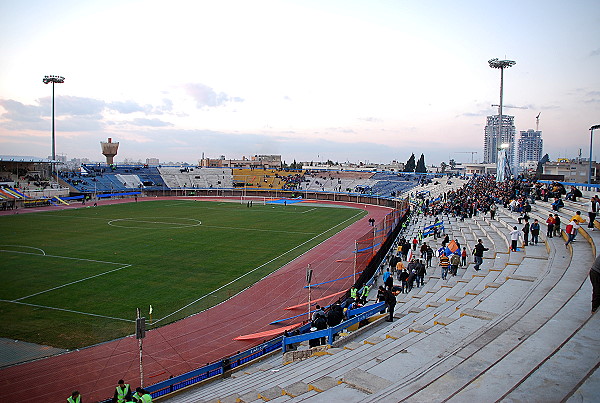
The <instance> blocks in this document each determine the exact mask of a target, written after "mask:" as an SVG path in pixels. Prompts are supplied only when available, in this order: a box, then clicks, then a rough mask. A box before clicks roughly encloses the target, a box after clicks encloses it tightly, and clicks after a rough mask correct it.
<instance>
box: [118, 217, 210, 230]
mask: <svg viewBox="0 0 600 403" xmlns="http://www.w3.org/2000/svg"><path fill="white" fill-rule="evenodd" d="M161 218H173V219H175V220H179V219H181V220H189V221H192V222H191V223H185V222H165V221H146V220H140V219H137V218H116V219H113V220H110V221H109V222H108V225H110V226H112V227H119V228H134V229H135V228H136V227H127V226H125V225H117V224H116V223H119V224H121V223H122V222H124V223H133V224H136V223H145V224H166V225H169V226H170V227H168V228H189V227H197V226H199V225H201V224H202V221H200V220H196V219H194V218H174V217H161Z"/></svg>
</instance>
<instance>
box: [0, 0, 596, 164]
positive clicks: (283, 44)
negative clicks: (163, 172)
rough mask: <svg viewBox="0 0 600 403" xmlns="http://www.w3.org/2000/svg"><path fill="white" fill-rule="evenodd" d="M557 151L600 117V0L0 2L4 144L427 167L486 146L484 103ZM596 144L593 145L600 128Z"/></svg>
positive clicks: (585, 137)
mask: <svg viewBox="0 0 600 403" xmlns="http://www.w3.org/2000/svg"><path fill="white" fill-rule="evenodd" d="M492 58H499V59H501V60H502V59H508V60H514V61H516V64H515V65H514V66H513V67H511V68H509V69H506V70H505V71H504V105H505V109H504V114H509V115H513V116H515V126H516V129H517V133H518V131H520V130H528V129H535V128H536V116H537V115H538V114H539V113H540V112H541V114H540V120H539V129H540V130H541V131H542V138H543V140H544V153H548V154H549V156H550V158H551V159H552V160H555V159H556V158H564V157H566V158H574V157H577V156H578V155H579V153H580V150H581V154H582V156H583V157H587V156H589V147H590V131H589V128H590V126H592V125H595V124H600V1H598V0H572V1H556V0H543V1H542V0H540V1H538V0H518V1H515V0H504V1H501V2H499V1H484V0H473V1H467V0H454V1H442V0H414V1H408V0H389V1H386V0H364V1H355V0H341V1H334V0H302V1H301V0H298V1H293V0H280V1H263V0H253V1H247V0H239V1H235V0H219V1H214V0H213V1H204V0H195V1H180V0H170V1H168V2H165V1H153V0H144V1H134V0H117V1H114V0H103V1H90V0H88V1H79V0H71V1H69V0H55V1H53V2H51V3H49V2H46V1H35V0H19V1H16V0H0V154H2V155H20V156H35V157H40V158H46V157H48V156H49V155H51V150H52V142H51V116H52V112H51V102H52V88H51V84H50V85H44V84H43V82H42V78H43V77H44V76H45V75H60V76H63V77H65V82H64V83H63V84H56V85H55V127H56V153H57V154H59V155H61V154H64V155H66V157H67V159H71V158H89V159H90V160H92V161H104V157H103V156H102V154H101V148H100V142H101V141H106V140H107V139H108V138H109V137H110V138H112V139H113V141H114V142H117V141H118V142H119V143H120V145H119V152H118V155H117V156H116V157H115V161H117V162H123V161H125V160H130V161H142V162H145V160H146V158H158V159H159V160H160V161H161V162H168V161H173V162H176V161H186V162H189V163H192V164H195V163H197V162H198V160H199V159H200V158H202V156H203V155H204V156H206V157H207V158H219V157H220V156H221V155H224V156H225V157H226V158H227V159H238V158H242V157H244V156H245V157H250V156H253V155H257V154H279V155H281V156H282V158H283V160H284V161H286V162H287V163H292V162H293V161H294V160H295V161H298V162H300V161H326V160H331V161H334V162H354V163H357V162H365V163H367V162H369V163H389V162H391V161H393V160H396V161H400V162H406V161H407V160H408V158H409V157H410V155H411V153H414V154H415V155H416V156H417V158H418V157H419V156H420V154H421V153H423V154H424V155H425V162H426V163H427V164H428V165H429V164H436V165H438V164H439V163H440V162H442V161H446V162H448V161H449V160H450V159H454V160H455V161H457V162H471V161H475V162H477V161H479V162H481V160H482V159H483V133H484V127H485V123H486V116H488V115H493V114H497V113H498V112H497V107H492V105H493V104H498V103H499V98H500V71H499V70H497V69H492V68H490V67H489V65H488V60H489V59H492ZM594 137H595V139H594V152H593V158H594V159H596V160H598V156H600V151H599V146H600V140H598V139H599V138H600V133H597V134H595V136H594Z"/></svg>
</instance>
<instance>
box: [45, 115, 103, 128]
mask: <svg viewBox="0 0 600 403" xmlns="http://www.w3.org/2000/svg"><path fill="white" fill-rule="evenodd" d="M105 127H106V125H105V123H104V121H103V120H102V115H92V116H69V117H67V118H64V119H60V120H57V121H56V130H57V131H60V132H96V131H100V130H104V128H105Z"/></svg>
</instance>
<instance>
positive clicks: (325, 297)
mask: <svg viewBox="0 0 600 403" xmlns="http://www.w3.org/2000/svg"><path fill="white" fill-rule="evenodd" d="M345 292H346V291H340V292H336V293H335V294H330V295H326V296H324V297H321V298H318V299H313V300H311V301H310V303H311V304H312V303H313V302H318V301H322V300H324V299H327V298H330V297H335V296H337V295H340V294H344V293H345ZM306 304H308V301H306V302H304V303H302V304H298V305H294V306H288V307H287V308H285V309H286V310H290V309H296V308H300V307H303V306H306Z"/></svg>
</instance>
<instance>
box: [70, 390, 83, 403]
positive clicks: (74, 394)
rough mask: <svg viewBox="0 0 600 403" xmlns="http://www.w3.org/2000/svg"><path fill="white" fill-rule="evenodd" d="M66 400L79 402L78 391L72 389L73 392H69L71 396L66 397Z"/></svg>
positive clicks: (71, 402)
mask: <svg viewBox="0 0 600 403" xmlns="http://www.w3.org/2000/svg"><path fill="white" fill-rule="evenodd" d="M67 402H68V403H81V395H80V394H79V392H78V391H76V390H74V391H73V393H71V396H69V397H67Z"/></svg>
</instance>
